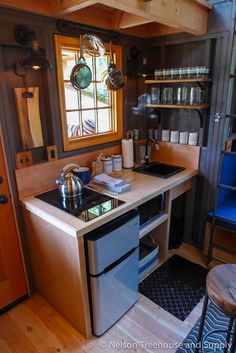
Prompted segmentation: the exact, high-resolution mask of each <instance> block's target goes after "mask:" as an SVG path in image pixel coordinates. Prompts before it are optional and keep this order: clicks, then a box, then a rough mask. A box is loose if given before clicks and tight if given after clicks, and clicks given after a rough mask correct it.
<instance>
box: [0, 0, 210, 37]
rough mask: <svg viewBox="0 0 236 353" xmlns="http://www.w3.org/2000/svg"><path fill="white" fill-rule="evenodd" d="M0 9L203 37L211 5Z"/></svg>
mask: <svg viewBox="0 0 236 353" xmlns="http://www.w3.org/2000/svg"><path fill="white" fill-rule="evenodd" d="M0 6H3V7H10V8H14V9H19V10H24V11H27V12H31V13H37V14H41V15H46V16H50V17H55V18H63V19H66V20H71V21H74V22H78V23H82V24H88V25H92V26H96V27H100V28H105V29H109V30H113V31H119V32H122V33H126V34H130V35H135V36H138V37H144V38H149V37H154V36H155V37H156V36H160V35H161V36H163V35H166V34H172V33H177V32H187V33H191V34H194V35H202V34H206V32H207V17H208V12H209V11H210V10H211V8H212V5H211V4H209V3H208V2H207V1H205V0H21V1H19V0H0Z"/></svg>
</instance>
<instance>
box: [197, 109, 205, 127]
mask: <svg viewBox="0 0 236 353" xmlns="http://www.w3.org/2000/svg"><path fill="white" fill-rule="evenodd" d="M196 112H197V113H198V116H199V120H200V128H203V123H204V118H203V115H202V112H201V111H200V110H198V109H196Z"/></svg>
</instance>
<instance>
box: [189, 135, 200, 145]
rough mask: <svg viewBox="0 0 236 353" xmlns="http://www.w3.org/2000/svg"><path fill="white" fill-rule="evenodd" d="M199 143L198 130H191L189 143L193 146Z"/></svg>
mask: <svg viewBox="0 0 236 353" xmlns="http://www.w3.org/2000/svg"><path fill="white" fill-rule="evenodd" d="M197 143H198V132H190V133H189V138H188V144H189V145H191V146H197Z"/></svg>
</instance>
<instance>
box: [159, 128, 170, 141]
mask: <svg viewBox="0 0 236 353" xmlns="http://www.w3.org/2000/svg"><path fill="white" fill-rule="evenodd" d="M161 140H162V141H165V142H169V141H170V130H162V132H161Z"/></svg>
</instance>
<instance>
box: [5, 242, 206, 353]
mask: <svg viewBox="0 0 236 353" xmlns="http://www.w3.org/2000/svg"><path fill="white" fill-rule="evenodd" d="M176 252H177V253H178V254H180V255H182V256H185V257H186V258H189V259H194V260H195V262H197V263H200V264H202V265H203V264H204V262H203V258H202V257H201V255H200V253H199V252H198V251H197V250H196V249H194V248H191V247H189V246H187V245H186V246H185V245H184V246H183V247H181V248H180V249H178V250H177V251H171V252H170V254H171V255H172V254H173V253H176ZM201 306H202V301H201V303H199V304H198V305H197V306H196V307H195V308H194V310H193V311H192V312H191V313H190V315H189V316H188V317H187V318H186V320H185V321H180V320H178V319H177V318H176V317H174V316H172V315H171V314H169V313H168V312H166V311H165V310H163V309H162V308H160V307H159V306H158V305H156V304H154V303H153V302H151V301H150V300H148V299H147V298H146V297H144V296H142V295H140V296H139V300H138V302H137V303H136V304H135V305H134V307H133V308H132V309H131V310H129V312H128V313H127V314H126V315H125V316H124V317H123V318H122V319H121V320H119V322H118V323H116V324H115V325H114V326H113V327H112V328H111V329H110V330H109V331H108V332H107V333H106V334H104V335H103V336H102V337H100V338H95V337H92V338H91V339H89V340H86V339H84V338H83V337H82V336H81V335H80V334H79V333H78V332H77V331H76V330H75V329H74V328H73V327H72V326H71V325H70V324H69V323H68V322H67V321H66V320H65V319H64V318H63V317H61V316H60V315H59V314H58V313H57V312H56V311H55V310H54V309H53V308H52V307H51V306H49V305H48V304H47V302H46V301H45V300H44V299H43V298H42V297H40V296H39V295H37V294H36V295H33V296H32V297H31V298H30V299H27V300H25V301H24V302H23V303H21V304H19V305H17V306H16V307H14V308H13V309H11V310H10V311H8V312H7V313H5V314H3V315H1V316H0V353H119V352H123V353H124V351H125V352H130V353H131V352H132V353H141V352H147V353H151V352H158V353H162V352H165V353H168V352H175V351H176V348H173V347H174V345H175V344H176V343H180V342H182V341H183V339H184V338H185V336H186V335H187V334H188V332H189V331H190V329H191V328H192V326H193V325H194V324H195V322H196V320H197V319H198V317H199V316H200V314H201ZM155 345H156V346H155ZM171 345H172V347H171ZM157 346H158V348H157Z"/></svg>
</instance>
